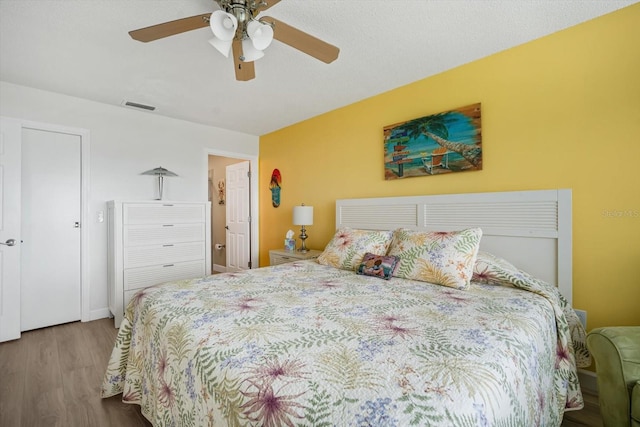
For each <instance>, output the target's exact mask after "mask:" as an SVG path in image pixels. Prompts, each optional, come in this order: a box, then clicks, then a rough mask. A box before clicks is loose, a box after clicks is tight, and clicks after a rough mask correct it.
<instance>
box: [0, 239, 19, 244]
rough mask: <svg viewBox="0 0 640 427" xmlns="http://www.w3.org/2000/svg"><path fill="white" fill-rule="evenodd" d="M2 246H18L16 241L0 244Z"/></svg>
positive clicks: (11, 240) (10, 240)
mask: <svg viewBox="0 0 640 427" xmlns="http://www.w3.org/2000/svg"><path fill="white" fill-rule="evenodd" d="M0 245H5V246H15V245H16V239H9V240H7V241H6V242H4V243H2V242H0Z"/></svg>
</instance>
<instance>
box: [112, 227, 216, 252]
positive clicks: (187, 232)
mask: <svg viewBox="0 0 640 427" xmlns="http://www.w3.org/2000/svg"><path fill="white" fill-rule="evenodd" d="M204 230H205V225H204V223H193V224H151V225H143V224H139V225H127V226H126V227H124V242H123V243H124V246H125V247H128V246H143V245H154V244H167V243H181V242H200V241H203V240H204V238H205V236H204Z"/></svg>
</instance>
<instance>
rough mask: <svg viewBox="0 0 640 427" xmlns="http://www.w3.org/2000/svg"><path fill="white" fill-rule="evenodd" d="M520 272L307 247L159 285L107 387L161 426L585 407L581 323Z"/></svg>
mask: <svg viewBox="0 0 640 427" xmlns="http://www.w3.org/2000/svg"><path fill="white" fill-rule="evenodd" d="M526 279H527V278H526V277H525V278H524V279H523V278H520V279H518V280H514V282H521V283H520V284H518V283H514V285H515V286H517V287H519V288H529V289H526V290H524V289H518V288H515V287H510V286H496V285H490V284H479V283H474V284H473V285H472V286H471V288H470V289H469V290H464V291H460V290H456V289H451V288H447V287H443V286H438V285H432V284H429V283H424V282H417V281H412V280H406V279H398V278H392V279H391V280H388V281H387V280H381V279H379V278H375V277H368V276H360V275H356V274H355V273H354V272H351V271H346V270H339V269H335V268H333V267H327V266H322V265H319V264H317V263H316V262H314V261H302V262H295V263H289V264H282V265H278V266H273V267H267V268H260V269H255V270H249V271H246V272H242V273H225V274H218V275H214V276H210V277H207V278H204V279H198V280H188V281H177V282H171V283H168V284H163V285H159V286H155V287H152V288H148V289H145V290H143V291H142V292H140V293H139V294H137V296H135V297H134V299H133V300H132V301H131V303H130V304H129V306H128V308H127V312H126V315H125V319H124V321H123V322H122V325H121V327H120V331H119V334H118V337H117V340H116V343H115V347H114V349H113V353H112V355H111V359H110V361H109V365H108V368H107V372H106V374H105V378H104V381H103V384H102V396H103V397H109V396H113V395H115V394H118V393H123V397H122V399H123V401H124V402H128V403H135V404H139V405H140V406H141V410H142V413H143V414H144V416H145V417H147V418H148V419H149V420H150V421H151V422H152V423H153V424H154V425H155V426H246V425H250V426H267V427H268V426H412V425H416V426H424V425H429V426H559V425H560V423H561V420H562V416H563V413H564V411H565V409H578V408H580V407H582V396H581V394H580V388H579V386H578V385H577V375H576V364H575V357H576V356H575V355H576V354H577V353H576V352H574V348H580V346H582V345H583V342H580V341H581V338H584V336H583V335H584V334H583V333H580V331H578V333H576V332H575V330H576V329H575V327H574V326H572V325H570V323H571V322H573V321H574V320H575V319H573V318H571V316H567V317H565V316H564V314H563V313H565V312H567V309H566V306H565V305H566V304H564V302H563V301H561V300H560V299H559V298H557V296H556V295H557V292H555V289H546V288H545V286H547V287H548V285H545V284H544V283H542V282H537V281H535V280H526ZM573 317H575V316H573ZM569 318H570V319H569ZM568 319H569V320H570V322H569V323H568V322H567V320H568ZM578 353H579V352H578Z"/></svg>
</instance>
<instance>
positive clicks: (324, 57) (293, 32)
mask: <svg viewBox="0 0 640 427" xmlns="http://www.w3.org/2000/svg"><path fill="white" fill-rule="evenodd" d="M260 20H261V21H265V22H268V23H270V24H272V25H273V38H274V39H276V40H280V41H281V42H282V43H285V44H288V45H289V46H291V47H292V48H294V49H298V50H299V51H301V52H304V53H306V54H307V55H311V56H313V57H314V58H316V59H319V60H320V61H322V62H326V63H327V64H329V63H331V62H333V61H335V60H336V59H337V58H338V54H339V53H340V49H339V48H337V47H335V46H334V45H332V44H329V43H327V42H323V41H322V40H320V39H318V38H315V37H313V36H312V35H310V34H307V33H305V32H304V31H300V30H298V29H297V28H294V27H292V26H291V25H288V24H285V23H284V22H282V21H278V20H277V19H275V18H272V17H270V16H265V17H264V18H261V19H260Z"/></svg>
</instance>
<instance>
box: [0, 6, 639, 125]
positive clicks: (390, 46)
mask: <svg viewBox="0 0 640 427" xmlns="http://www.w3.org/2000/svg"><path fill="white" fill-rule="evenodd" d="M636 2H637V0H634V1H618V0H599V1H592V0H581V1H577V0H574V1H572V0H548V1H545V0H282V1H281V2H280V3H279V4H277V5H275V6H273V7H272V8H271V9H269V10H268V11H267V12H264V13H263V14H262V15H268V16H273V17H274V18H277V19H279V20H281V21H284V22H286V23H288V24H290V25H293V26H295V27H297V28H298V29H301V30H303V31H305V32H308V33H310V34H312V35H314V36H316V37H318V38H320V39H322V40H324V41H326V42H328V43H331V44H333V45H336V46H338V47H339V48H340V56H339V57H338V59H337V60H336V61H335V62H333V63H331V64H324V63H322V62H320V61H318V60H316V59H314V58H312V57H309V56H307V55H305V54H303V53H301V52H299V51H297V50H295V49H293V48H291V47H289V46H287V45H284V44H282V43H280V42H278V41H274V42H273V43H272V45H271V46H270V47H269V48H268V49H267V50H266V51H265V56H264V57H263V58H262V59H260V60H258V61H256V63H255V70H256V78H255V79H254V80H251V81H248V82H238V81H236V80H235V76H234V70H233V60H232V59H231V58H224V57H223V56H222V55H220V54H219V53H218V52H217V51H216V50H215V49H213V48H212V47H211V46H210V45H209V44H208V43H207V40H208V39H210V38H211V32H210V30H209V29H208V28H206V27H205V28H202V29H199V30H195V31H191V32H188V33H184V34H180V35H176V36H173V37H169V38H165V39H161V40H157V41H154V42H151V43H141V42H138V41H135V40H132V39H131V38H130V37H129V35H128V34H127V32H128V31H130V30H133V29H138V28H142V27H146V26H149V25H154V24H158V23H162V22H166V21H170V20H174V19H178V18H183V17H187V16H192V15H197V14H201V13H207V12H210V11H214V10H217V9H218V6H217V5H216V3H215V2H214V1H213V0H37V1H34V0H0V80H3V81H6V82H11V83H16V84H20V85H24V86H30V87H34V88H39V89H45V90H49V91H53V92H59V93H63V94H68V95H72V96H76V97H81V98H86V99H90V100H95V101H98V102H103V103H107V104H112V105H121V104H122V102H123V101H125V100H126V101H133V102H137V103H142V104H150V105H153V106H156V107H157V110H156V111H155V112H152V113H146V114H158V115H164V116H169V117H175V118H179V119H184V120H188V121H192V122H196V123H203V124H207V125H211V126H216V127H221V128H225V129H231V130H236V131H240V132H245V133H248V134H252V135H263V134H265V133H268V132H271V131H274V130H277V129H280V128H282V127H285V126H288V125H290V124H293V123H296V122H299V121H301V120H304V119H307V118H310V117H313V116H315V115H318V114H321V113H324V112H326V111H330V110H333V109H336V108H339V107H342V106H344V105H348V104H350V103H353V102H355V101H358V100H361V99H364V98H367V97H370V96H373V95H376V94H379V93H382V92H385V91H388V90H391V89H393V88H396V87H399V86H402V85H405V84H408V83H411V82H414V81H417V80H420V79H422V78H425V77H428V76H431V75H433V74H436V73H439V72H442V71H444V70H447V69H450V68H453V67H456V66H458V65H461V64H464V63H468V62H470V61H473V60H475V59H478V58H481V57H484V56H487V55H490V54H492V53H495V52H498V51H501V50H504V49H507V48H510V47H513V46H516V45H518V44H522V43H524V42H527V41H529V40H532V39H536V38H539V37H541V36H544V35H546V34H550V33H553V32H556V31H558V30H561V29H564V28H567V27H570V26H572V25H575V24H578V23H580V22H584V21H586V20H589V19H592V18H594V17H597V16H600V15H603V14H606V13H609V12H612V11H614V10H616V9H620V8H622V7H625V6H627V5H630V4H633V3H636ZM122 108H126V107H122Z"/></svg>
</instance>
